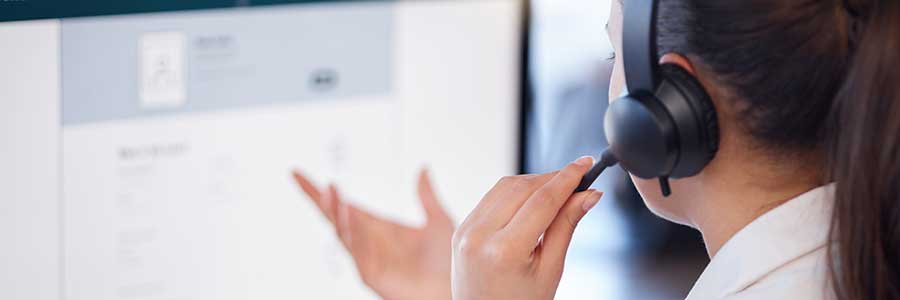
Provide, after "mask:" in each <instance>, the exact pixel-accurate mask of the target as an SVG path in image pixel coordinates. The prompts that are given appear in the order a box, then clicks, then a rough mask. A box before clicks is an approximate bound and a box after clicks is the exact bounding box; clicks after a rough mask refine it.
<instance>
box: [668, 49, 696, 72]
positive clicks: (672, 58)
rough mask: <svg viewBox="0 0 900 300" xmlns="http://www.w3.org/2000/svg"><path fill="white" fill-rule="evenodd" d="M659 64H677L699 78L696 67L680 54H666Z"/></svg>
mask: <svg viewBox="0 0 900 300" xmlns="http://www.w3.org/2000/svg"><path fill="white" fill-rule="evenodd" d="M659 64H661V65H662V64H675V65H678V66H680V67H681V68H682V69H685V70H686V71H688V73H691V75H693V76H694V77H697V70H694V65H693V64H691V61H690V60H688V59H687V57H684V55H681V54H678V53H666V54H665V55H663V56H662V57H661V58H660V59H659Z"/></svg>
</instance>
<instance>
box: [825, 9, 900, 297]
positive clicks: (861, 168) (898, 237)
mask: <svg viewBox="0 0 900 300" xmlns="http://www.w3.org/2000/svg"><path fill="white" fill-rule="evenodd" d="M845 2H847V5H848V10H849V11H851V12H852V13H853V14H856V16H855V17H854V19H856V21H855V22H858V23H857V24H859V26H852V27H854V28H857V29H858V30H851V34H850V35H851V39H850V40H851V41H852V42H851V48H855V50H854V51H852V53H853V54H852V56H851V58H850V60H849V61H850V65H849V73H848V74H847V77H846V80H845V82H844V84H843V86H842V88H841V90H840V92H839V93H838V95H837V98H836V100H835V102H834V107H833V109H832V110H831V112H832V113H831V116H830V118H829V125H828V127H827V130H826V133H825V136H826V140H827V143H828V145H827V151H828V153H827V154H828V160H827V162H828V168H829V172H830V173H829V175H830V176H829V177H830V180H831V181H833V182H835V184H836V189H835V206H834V213H833V217H832V224H831V232H830V236H831V241H832V243H831V244H830V245H829V247H828V253H829V254H828V255H829V258H830V260H829V273H830V276H831V277H830V279H831V283H832V285H833V287H834V291H835V293H836V295H837V298H838V299H840V300H851V299H853V300H857V299H859V300H861V299H867V300H868V299H871V300H881V299H900V1H897V0H868V1H866V0H856V1H854V0H845Z"/></svg>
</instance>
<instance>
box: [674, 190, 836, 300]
mask: <svg viewBox="0 0 900 300" xmlns="http://www.w3.org/2000/svg"><path fill="white" fill-rule="evenodd" d="M833 195H834V186H833V185H828V186H823V187H819V188H816V189H813V190H811V191H809V192H806V193H804V194H802V195H800V196H797V197H796V198H794V199H792V200H790V201H788V202H786V203H784V204H782V205H781V206H779V207H777V208H775V209H773V210H771V211H769V212H767V213H766V214H764V215H762V216H760V217H759V218H757V219H756V220H754V221H753V222H751V223H750V224H749V225H747V226H746V227H744V228H743V229H741V231H739V232H738V233H737V234H735V235H734V236H733V237H732V238H731V239H730V240H728V242H726V243H725V245H724V246H722V248H721V249H720V250H719V251H718V253H717V254H716V255H715V257H713V258H712V260H711V261H710V263H709V265H708V266H707V267H706V270H704V271H703V274H702V275H700V279H698V280H697V282H696V283H695V284H694V288H692V289H691V292H690V294H689V295H688V297H687V299H688V300H701V299H766V300H768V299H792V300H804V299H816V300H819V299H834V292H833V291H832V290H831V287H830V285H828V280H827V278H828V272H827V271H828V269H827V268H828V266H827V254H826V247H825V246H826V242H827V240H828V231H829V228H830V224H831V208H832V206H833V201H834V196H833Z"/></svg>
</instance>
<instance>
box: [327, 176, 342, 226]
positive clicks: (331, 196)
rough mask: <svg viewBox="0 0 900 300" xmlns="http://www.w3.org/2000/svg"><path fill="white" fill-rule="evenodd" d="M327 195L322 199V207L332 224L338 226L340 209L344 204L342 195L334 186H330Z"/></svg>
mask: <svg viewBox="0 0 900 300" xmlns="http://www.w3.org/2000/svg"><path fill="white" fill-rule="evenodd" d="M325 194H326V195H327V197H322V207H323V208H324V209H323V210H322V212H323V213H324V214H325V216H326V217H328V220H329V221H331V224H337V214H338V208H339V207H340V206H341V203H343V201H342V200H341V194H340V192H338V189H337V186H335V185H334V184H328V190H326V193H325Z"/></svg>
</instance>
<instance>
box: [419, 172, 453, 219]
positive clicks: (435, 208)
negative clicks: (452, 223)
mask: <svg viewBox="0 0 900 300" xmlns="http://www.w3.org/2000/svg"><path fill="white" fill-rule="evenodd" d="M416 190H417V191H418V194H419V201H421V202H422V209H424V210H425V216H426V217H427V219H428V221H429V222H430V221H432V220H450V216H449V215H447V212H446V211H445V210H444V208H443V206H441V203H440V202H439V201H438V199H437V193H435V192H434V187H433V186H432V185H431V175H430V174H429V173H428V169H425V168H423V169H422V171H420V172H419V183H418V185H417V189H416Z"/></svg>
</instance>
